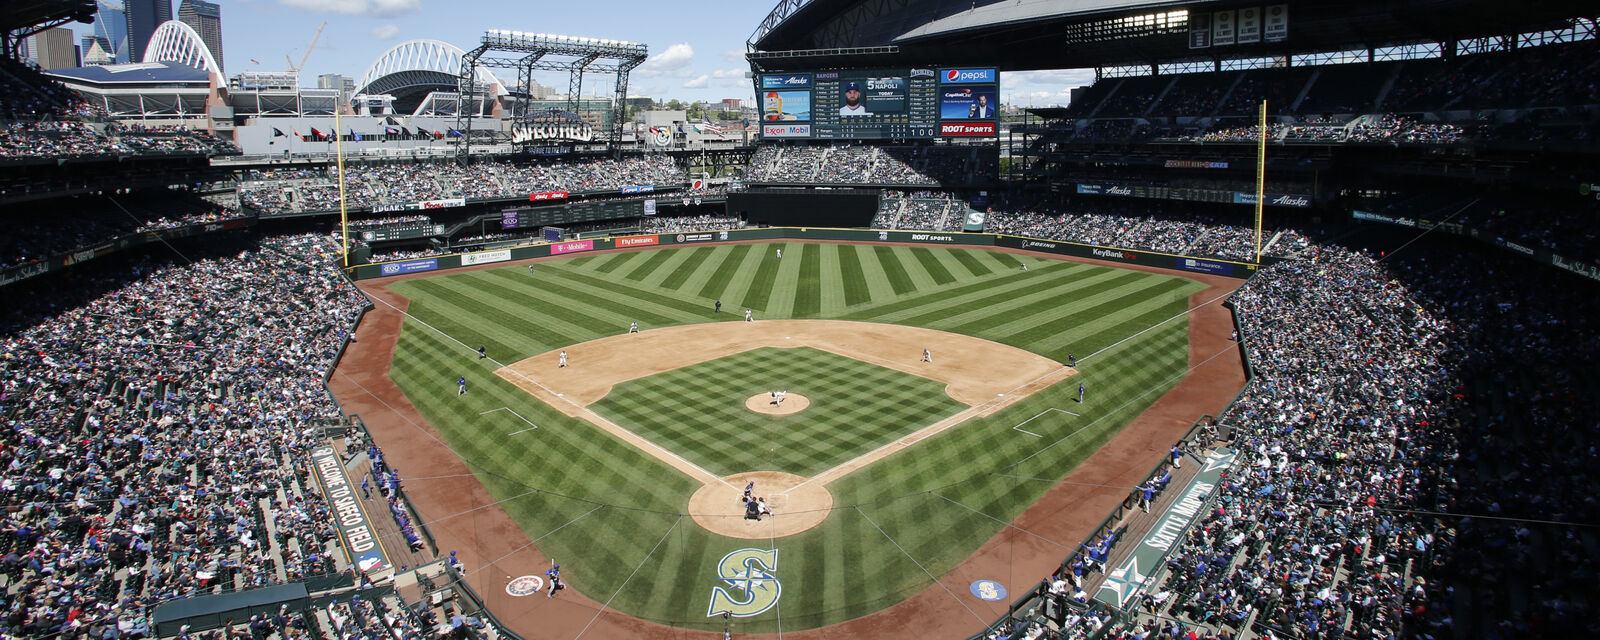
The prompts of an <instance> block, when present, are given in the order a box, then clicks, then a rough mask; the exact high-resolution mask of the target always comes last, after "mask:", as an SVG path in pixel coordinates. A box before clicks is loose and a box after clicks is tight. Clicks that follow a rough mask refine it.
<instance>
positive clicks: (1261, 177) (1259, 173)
mask: <svg viewBox="0 0 1600 640" xmlns="http://www.w3.org/2000/svg"><path fill="white" fill-rule="evenodd" d="M1260 127H1261V129H1260V131H1259V132H1258V133H1257V134H1256V264H1261V211H1262V208H1263V207H1264V206H1265V204H1266V195H1267V194H1266V191H1267V101H1266V100H1262V101H1261V125H1260Z"/></svg>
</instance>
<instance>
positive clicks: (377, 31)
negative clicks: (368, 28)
mask: <svg viewBox="0 0 1600 640" xmlns="http://www.w3.org/2000/svg"><path fill="white" fill-rule="evenodd" d="M399 33H400V27H397V26H394V25H393V24H386V25H383V26H381V27H374V28H373V29H372V37H374V38H377V39H379V40H392V39H394V37H395V36H396V35H398V34H399Z"/></svg>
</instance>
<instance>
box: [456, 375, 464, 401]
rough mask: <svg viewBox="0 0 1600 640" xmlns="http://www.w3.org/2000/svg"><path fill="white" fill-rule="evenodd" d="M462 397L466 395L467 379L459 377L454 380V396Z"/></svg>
mask: <svg viewBox="0 0 1600 640" xmlns="http://www.w3.org/2000/svg"><path fill="white" fill-rule="evenodd" d="M464 395H467V377H466V376H461V377H459V378H456V396H458V397H459V396H464Z"/></svg>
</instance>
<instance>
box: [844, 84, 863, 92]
mask: <svg viewBox="0 0 1600 640" xmlns="http://www.w3.org/2000/svg"><path fill="white" fill-rule="evenodd" d="M844 90H845V91H860V90H861V83H859V82H851V83H848V84H846V85H844Z"/></svg>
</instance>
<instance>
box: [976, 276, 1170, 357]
mask: <svg viewBox="0 0 1600 640" xmlns="http://www.w3.org/2000/svg"><path fill="white" fill-rule="evenodd" d="M1141 275H1144V274H1141ZM1185 282H1186V281H1185V280H1180V279H1177V278H1165V277H1162V276H1148V277H1146V278H1142V279H1139V280H1135V281H1132V282H1130V283H1128V284H1126V285H1124V286H1122V287H1118V288H1115V289H1111V290H1107V291H1104V292H1101V293H1098V294H1095V295H1093V296H1090V298H1089V299H1086V300H1084V301H1082V302H1081V303H1078V304H1073V305H1064V306H1063V309H1062V312H1061V313H1059V314H1057V315H1054V316H1040V317H1034V318H1026V319H1018V320H1015V321H1013V322H1008V323H1005V324H1001V325H998V326H995V327H993V328H992V332H995V333H999V334H1001V335H1004V336H1005V338H1004V339H1008V340H1017V339H1021V340H1028V341H1030V342H1031V343H1033V344H1035V345H1036V347H1040V348H1044V349H1046V350H1053V349H1057V348H1059V347H1060V346H1061V343H1063V342H1066V340H1059V338H1060V336H1061V334H1063V333H1071V332H1075V331H1076V330H1077V329H1078V328H1079V327H1081V326H1082V325H1084V324H1086V323H1089V322H1092V321H1095V320H1098V319H1101V318H1106V317H1108V316H1109V317H1111V318H1113V319H1114V320H1113V321H1115V322H1120V321H1122V320H1125V319H1127V318H1128V317H1130V316H1133V315H1136V314H1138V313H1142V312H1143V311H1145V310H1146V309H1147V308H1148V307H1139V306H1138V305H1141V304H1146V303H1148V302H1149V301H1150V300H1151V299H1154V300H1155V305H1156V306H1164V305H1165V304H1166V303H1167V302H1168V301H1169V300H1171V298H1170V297H1168V296H1167V294H1168V293H1169V292H1172V291H1180V290H1182V289H1183V288H1184V283H1185ZM1107 309H1115V311H1114V312H1110V313H1108V312H1107ZM1041 321H1042V322H1041ZM1124 327H1125V328H1126V329H1127V332H1126V333H1125V334H1124V335H1132V334H1134V333H1137V332H1139V331H1140V330H1143V329H1146V328H1148V327H1149V325H1143V326H1138V327H1133V326H1127V325H1124ZM1069 339H1070V338H1069Z"/></svg>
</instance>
